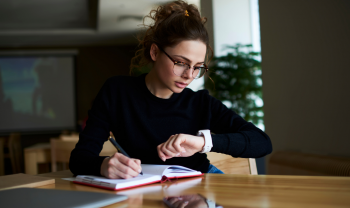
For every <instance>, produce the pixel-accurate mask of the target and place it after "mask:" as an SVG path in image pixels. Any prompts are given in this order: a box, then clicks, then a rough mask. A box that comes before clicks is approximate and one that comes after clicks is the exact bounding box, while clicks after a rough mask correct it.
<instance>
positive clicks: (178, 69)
mask: <svg viewBox="0 0 350 208" xmlns="http://www.w3.org/2000/svg"><path fill="white" fill-rule="evenodd" d="M158 48H159V49H160V50H161V51H162V52H163V53H164V54H165V55H167V56H168V57H169V59H170V60H171V61H172V62H173V63H174V68H173V72H174V74H175V75H176V76H179V77H181V76H182V75H183V74H184V73H185V72H186V71H187V70H189V69H191V68H192V67H191V66H190V65H189V64H187V63H185V62H182V61H175V60H174V59H172V58H171V57H170V56H169V55H168V54H167V53H166V52H165V51H164V50H163V49H162V48H161V47H159V46H158ZM207 71H208V67H207V65H205V64H202V65H200V66H193V72H192V77H193V78H194V79H199V78H201V77H203V75H204V74H205V73H206V72H207Z"/></svg>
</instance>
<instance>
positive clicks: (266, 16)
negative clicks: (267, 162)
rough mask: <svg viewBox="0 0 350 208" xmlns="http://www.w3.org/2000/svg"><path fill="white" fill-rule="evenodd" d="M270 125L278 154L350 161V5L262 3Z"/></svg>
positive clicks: (267, 0) (288, 1)
mask: <svg viewBox="0 0 350 208" xmlns="http://www.w3.org/2000/svg"><path fill="white" fill-rule="evenodd" d="M259 7H260V27H261V48H262V76H263V83H264V84H263V98H264V112H265V127H266V132H267V134H268V135H269V136H270V137H271V139H272V142H273V147H274V151H277V150H295V151H301V152H308V153H317V154H324V155H338V156H347V157H350V151H349V146H350V138H349V133H348V127H349V125H350V119H349V118H350V109H349V106H350V97H349V78H350V70H349V57H350V52H349V48H350V38H349V37H350V12H349V11H350V1H347V0H336V1H329V0H321V1H295V0H286V1H274V0H264V1H260V3H259Z"/></svg>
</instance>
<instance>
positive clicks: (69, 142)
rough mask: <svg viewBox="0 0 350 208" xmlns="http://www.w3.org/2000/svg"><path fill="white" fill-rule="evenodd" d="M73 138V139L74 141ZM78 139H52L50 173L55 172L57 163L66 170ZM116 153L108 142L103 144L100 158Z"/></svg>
mask: <svg viewBox="0 0 350 208" xmlns="http://www.w3.org/2000/svg"><path fill="white" fill-rule="evenodd" d="M74 138H75V139H74ZM78 140H79V137H78V136H77V135H74V136H71V137H69V136H64V137H62V138H52V139H51V140H50V144H51V171H52V172H56V171H57V163H62V165H63V169H68V163H69V158H70V154H71V152H72V150H73V149H74V148H75V145H76V144H77V142H78ZM115 152H116V149H115V147H114V146H113V145H112V144H111V143H110V142H109V141H107V142H105V143H104V145H103V148H102V151H101V153H100V156H111V155H113V154H114V153H115Z"/></svg>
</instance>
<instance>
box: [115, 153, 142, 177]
mask: <svg viewBox="0 0 350 208" xmlns="http://www.w3.org/2000/svg"><path fill="white" fill-rule="evenodd" d="M117 157H118V161H119V164H117V169H118V170H119V171H121V172H123V173H125V174H126V175H131V176H133V177H135V176H138V175H139V173H140V172H141V165H140V164H141V163H139V164H138V163H137V162H135V159H133V158H128V157H126V156H125V155H123V154H120V153H118V155H117Z"/></svg>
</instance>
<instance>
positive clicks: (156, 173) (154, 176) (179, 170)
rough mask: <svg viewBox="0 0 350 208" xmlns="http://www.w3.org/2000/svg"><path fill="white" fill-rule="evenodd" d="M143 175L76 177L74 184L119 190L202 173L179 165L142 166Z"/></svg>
mask: <svg viewBox="0 0 350 208" xmlns="http://www.w3.org/2000/svg"><path fill="white" fill-rule="evenodd" d="M141 167H142V172H143V175H138V176H136V177H135V178H130V179H108V178H105V177H99V176H89V175H78V176H77V177H76V178H75V180H74V183H79V184H84V185H89V186H95V187H99V188H105V189H112V190H121V189H127V188H133V187H137V186H143V185H147V184H151V183H157V182H160V181H162V180H164V179H174V178H185V177H194V176H200V175H203V173H202V172H200V171H196V170H192V169H190V168H186V167H183V166H179V165H148V164H142V165H141Z"/></svg>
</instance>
